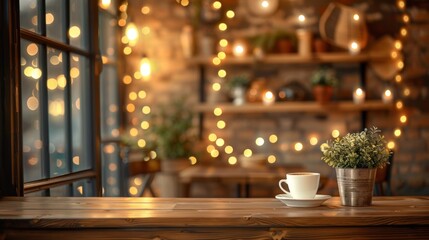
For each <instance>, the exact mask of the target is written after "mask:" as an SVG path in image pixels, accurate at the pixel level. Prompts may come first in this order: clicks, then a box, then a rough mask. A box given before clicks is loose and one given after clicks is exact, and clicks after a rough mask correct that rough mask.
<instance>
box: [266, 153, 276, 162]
mask: <svg viewBox="0 0 429 240" xmlns="http://www.w3.org/2000/svg"><path fill="white" fill-rule="evenodd" d="M267 160H268V163H270V164H273V163H275V162H276V161H277V158H276V156H274V155H270V156H268V159H267Z"/></svg>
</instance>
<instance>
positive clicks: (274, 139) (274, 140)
mask: <svg viewBox="0 0 429 240" xmlns="http://www.w3.org/2000/svg"><path fill="white" fill-rule="evenodd" d="M268 140H269V141H270V143H276V142H277V140H278V137H277V135H275V134H271V135H270V137H269V138H268Z"/></svg>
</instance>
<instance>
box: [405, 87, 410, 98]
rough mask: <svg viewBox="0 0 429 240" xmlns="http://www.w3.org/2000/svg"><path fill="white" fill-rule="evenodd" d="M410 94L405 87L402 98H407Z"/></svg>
mask: <svg viewBox="0 0 429 240" xmlns="http://www.w3.org/2000/svg"><path fill="white" fill-rule="evenodd" d="M410 94H411V90H410V89H409V88H408V87H407V88H405V89H404V96H406V97H408V96H410Z"/></svg>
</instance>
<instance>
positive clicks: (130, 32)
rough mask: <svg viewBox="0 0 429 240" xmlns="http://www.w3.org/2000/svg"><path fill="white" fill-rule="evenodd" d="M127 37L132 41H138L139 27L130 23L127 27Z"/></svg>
mask: <svg viewBox="0 0 429 240" xmlns="http://www.w3.org/2000/svg"><path fill="white" fill-rule="evenodd" d="M125 35H126V36H127V38H128V40H130V41H136V40H137V39H138V37H139V31H138V30H137V27H136V25H135V24H134V23H128V25H127V27H126V28H125Z"/></svg>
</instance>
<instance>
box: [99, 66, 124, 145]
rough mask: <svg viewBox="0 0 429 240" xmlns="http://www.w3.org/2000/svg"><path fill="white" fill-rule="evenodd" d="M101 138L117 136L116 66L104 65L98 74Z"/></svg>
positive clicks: (117, 87) (117, 98) (117, 99)
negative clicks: (99, 74)
mask: <svg viewBox="0 0 429 240" xmlns="http://www.w3.org/2000/svg"><path fill="white" fill-rule="evenodd" d="M100 88H101V99H100V104H101V138H102V139H106V138H117V137H119V124H120V122H119V112H120V111H119V95H118V89H119V82H118V77H117V72H116V67H113V66H111V65H104V66H103V71H102V72H101V76H100Z"/></svg>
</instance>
